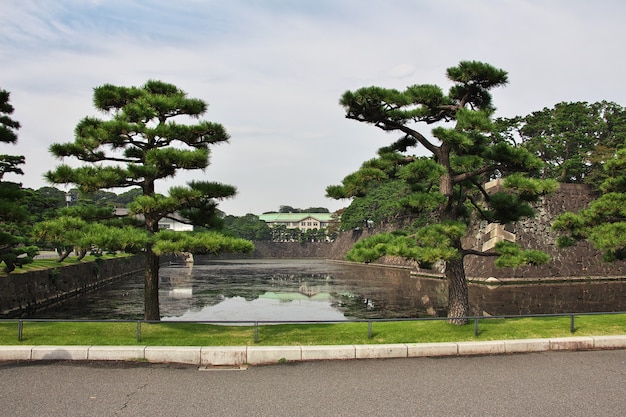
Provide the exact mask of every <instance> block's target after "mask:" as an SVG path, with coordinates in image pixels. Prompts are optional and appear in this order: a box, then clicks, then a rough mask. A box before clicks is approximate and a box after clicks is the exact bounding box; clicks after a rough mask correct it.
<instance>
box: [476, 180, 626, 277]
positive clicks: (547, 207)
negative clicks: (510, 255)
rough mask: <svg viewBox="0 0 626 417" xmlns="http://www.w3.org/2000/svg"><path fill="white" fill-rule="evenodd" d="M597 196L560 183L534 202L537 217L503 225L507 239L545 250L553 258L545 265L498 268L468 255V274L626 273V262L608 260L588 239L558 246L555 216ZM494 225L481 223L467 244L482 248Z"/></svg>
mask: <svg viewBox="0 0 626 417" xmlns="http://www.w3.org/2000/svg"><path fill="white" fill-rule="evenodd" d="M595 198H596V195H595V194H594V193H593V192H592V191H591V189H590V188H589V187H587V186H585V185H580V184H561V185H560V187H559V189H558V190H557V191H556V192H554V193H552V194H549V195H547V196H545V197H543V198H542V199H541V200H540V201H539V202H538V203H537V204H535V205H534V209H535V217H534V218H529V219H524V220H523V221H520V222H515V223H510V224H507V225H504V232H505V234H502V235H501V236H503V237H504V238H506V239H508V240H513V241H515V242H516V243H518V244H519V245H520V246H521V247H523V248H525V249H537V250H542V251H544V252H546V253H548V254H549V255H550V257H551V258H552V261H551V262H549V263H548V264H546V265H542V266H524V267H518V268H496V267H495V265H494V259H493V258H485V257H479V256H467V257H466V258H465V269H466V273H467V275H468V277H495V278H551V277H554V278H567V277H615V276H624V275H626V263H625V262H615V263H607V262H603V261H602V254H601V253H600V252H599V251H597V250H595V249H594V248H593V246H592V245H591V244H590V243H589V242H580V243H579V244H578V245H576V246H574V247H570V248H558V247H557V246H556V240H557V238H558V234H557V233H556V232H555V231H554V230H552V223H553V221H554V219H555V218H556V217H557V216H558V215H560V214H562V213H565V212H567V211H573V212H577V211H579V210H581V209H583V208H585V207H587V205H588V204H589V202H591V201H592V200H593V199H595ZM490 227H492V225H490V224H487V223H486V222H481V223H478V224H476V225H474V227H473V228H472V229H471V230H470V234H469V237H468V238H467V239H466V241H465V242H464V243H465V244H464V247H466V248H467V247H471V248H474V249H479V250H480V249H482V248H483V247H485V244H486V243H487V242H488V241H489V239H490V236H491V234H492V232H491V233H488V232H489V228H490Z"/></svg>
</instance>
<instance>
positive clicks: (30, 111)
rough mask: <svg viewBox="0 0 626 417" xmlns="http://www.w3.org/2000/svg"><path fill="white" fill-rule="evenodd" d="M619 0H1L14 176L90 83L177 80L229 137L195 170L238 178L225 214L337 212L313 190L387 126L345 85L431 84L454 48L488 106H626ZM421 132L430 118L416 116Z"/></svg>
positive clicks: (1, 57)
mask: <svg viewBox="0 0 626 417" xmlns="http://www.w3.org/2000/svg"><path fill="white" fill-rule="evenodd" d="M624 11H626V4H622V3H621V2H618V1H606V2H602V7H600V6H599V4H598V3H595V2H594V3H590V2H585V1H565V0H561V1H553V2H548V3H546V2H541V1H534V0H515V1H513V0H508V1H493V0H474V1H472V2H458V1H453V0H443V1H438V2H430V1H425V0H417V1H415V0H413V1H409V0H392V1H383V0H360V1H356V0H345V1H341V2H338V1H333V0H320V1H315V2H284V1H272V0H264V1H228V2H224V1H217V0H215V1H206V0H195V1H192V0H186V1H178V2H172V1H164V0H157V1H152V0H151V1H148V0H145V1H122V0H107V1H79V0H58V1H55V2H49V1H37V0H4V1H2V2H0V26H2V27H3V30H2V32H0V66H1V68H2V78H0V88H4V89H7V90H9V91H10V92H11V102H12V104H13V105H14V107H15V109H16V110H15V113H14V118H15V119H16V120H18V121H20V123H21V124H22V126H23V127H22V129H21V130H20V132H19V133H20V139H19V143H18V145H17V146H14V147H7V149H5V147H4V146H3V147H2V149H0V152H2V153H13V154H23V155H25V156H26V159H27V164H26V166H25V167H24V170H25V172H26V175H24V176H23V177H18V178H15V179H14V180H19V181H22V182H23V183H24V184H25V185H26V186H29V187H33V188H38V187H39V186H43V185H45V183H44V182H43V180H42V174H43V172H45V171H46V170H49V169H52V168H53V167H54V165H55V164H56V163H57V161H55V160H54V159H53V158H52V157H51V155H50V154H49V153H48V152H47V148H48V146H49V145H50V144H51V143H53V142H66V141H71V140H72V135H73V129H74V126H75V125H76V124H77V123H78V121H79V120H80V119H81V118H83V117H85V116H87V115H99V116H100V117H105V115H102V114H98V113H97V112H96V111H95V110H94V109H93V106H92V102H91V100H92V97H91V94H92V90H93V88H94V87H96V86H98V85H101V84H104V83H112V84H119V85H126V86H130V85H141V84H143V83H144V82H145V81H146V80H148V79H160V80H163V81H166V82H171V83H173V84H176V85H177V86H179V87H180V88H182V89H184V90H185V91H186V92H187V93H188V94H189V95H190V96H191V97H198V98H201V99H203V100H206V101H207V102H208V103H209V109H208V112H207V113H206V115H205V118H206V119H207V120H210V121H214V122H219V123H222V124H223V125H224V126H225V127H226V129H227V130H228V131H229V133H230V134H231V137H232V138H231V141H230V143H229V144H227V145H220V146H217V147H215V148H213V150H212V156H211V162H212V163H211V165H210V166H209V167H208V168H207V169H206V170H205V172H199V173H188V174H184V175H182V174H181V175H178V176H177V177H176V178H175V179H174V180H173V181H168V183H167V184H165V185H164V186H163V187H166V186H168V185H173V184H178V183H182V182H184V181H187V180H189V179H194V178H203V179H208V180H216V181H221V182H224V183H227V184H233V185H235V186H237V187H238V189H239V194H238V195H237V197H236V198H234V199H232V200H229V201H227V202H225V203H223V204H222V205H221V208H222V209H223V210H225V211H226V212H227V213H230V214H236V215H242V214H245V213H246V212H248V211H252V212H255V213H260V212H262V211H268V210H272V209H277V208H278V207H279V206H280V205H291V206H294V207H308V206H327V207H329V208H331V209H336V208H340V207H341V206H343V205H345V204H347V202H341V201H340V202H336V201H334V200H328V199H326V198H325V196H324V194H325V192H324V190H325V188H326V186H327V185H331V184H338V183H340V182H341V180H342V179H343V177H344V176H346V175H348V174H349V173H351V172H353V171H354V170H356V169H358V167H359V166H360V165H361V163H362V162H363V161H365V160H367V159H370V158H372V157H374V156H375V152H376V150H377V149H378V148H379V147H381V146H385V145H387V144H388V143H389V142H391V141H393V140H395V139H396V137H395V136H393V135H392V134H387V133H385V132H382V131H380V130H378V129H376V128H374V127H372V126H366V125H363V124H359V123H358V122H355V121H352V120H346V119H345V118H344V114H343V109H342V108H341V107H340V106H339V104H338V101H339V98H340V96H341V95H342V93H343V92H344V91H346V90H353V89H357V88H360V87H363V86H369V85H379V86H383V87H389V88H398V89H404V88H405V87H406V86H408V85H412V84H422V83H424V84H426V83H428V84H437V85H440V86H442V88H444V89H447V88H448V86H449V82H448V81H447V80H446V78H445V69H446V68H447V67H450V66H453V65H456V64H457V63H458V62H459V61H461V60H466V59H470V60H472V59H476V60H482V61H486V62H489V63H491V64H493V65H495V66H497V67H500V68H503V69H505V70H507V71H508V72H509V80H510V83H509V85H508V86H507V87H505V88H502V89H499V90H498V91H495V92H494V101H495V105H496V107H498V109H499V115H503V116H514V115H523V114H527V113H530V112H532V111H535V110H539V109H541V108H543V107H546V106H553V105H554V104H556V103H557V102H560V101H578V100H585V101H598V100H603V99H606V100H611V101H616V102H618V103H624V101H625V98H626V86H624V85H623V84H622V82H621V78H622V74H623V73H624V72H625V70H626V63H625V59H624V58H623V57H622V56H621V54H619V53H618V49H617V48H618V45H619V41H620V40H621V39H622V38H624V35H625V34H626V28H624V26H623V24H622V22H621V21H620V19H621V16H623V14H624V13H623V12H624ZM420 129H421V131H423V132H425V133H426V134H428V133H429V129H430V128H429V127H421V128H420Z"/></svg>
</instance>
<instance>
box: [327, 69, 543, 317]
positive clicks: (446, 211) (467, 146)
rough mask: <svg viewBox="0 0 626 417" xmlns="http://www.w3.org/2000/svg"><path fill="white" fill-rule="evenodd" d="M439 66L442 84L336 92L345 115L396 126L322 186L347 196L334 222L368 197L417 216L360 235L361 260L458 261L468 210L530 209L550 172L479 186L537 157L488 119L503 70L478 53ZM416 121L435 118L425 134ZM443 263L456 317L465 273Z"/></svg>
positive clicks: (509, 214)
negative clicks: (356, 165)
mask: <svg viewBox="0 0 626 417" xmlns="http://www.w3.org/2000/svg"><path fill="white" fill-rule="evenodd" d="M446 74H447V76H448V79H449V80H450V81H451V82H452V84H453V85H452V87H451V88H450V89H449V91H448V93H447V94H444V92H443V90H442V89H441V88H439V87H437V86H433V85H428V84H425V85H413V86H410V87H408V88H406V89H405V90H404V91H400V90H396V89H385V88H381V87H365V88H361V89H358V90H356V91H354V92H351V91H348V92H346V93H344V94H343V96H342V97H341V100H340V104H341V105H342V106H343V107H344V109H345V112H346V118H348V119H353V120H356V121H358V122H362V123H368V124H371V125H373V126H375V127H378V128H379V129H381V130H383V131H385V132H389V131H393V132H397V133H400V134H401V135H402V137H401V139H399V140H397V141H396V142H395V143H393V144H392V145H391V146H387V147H384V148H381V149H380V150H379V152H378V155H379V156H378V158H376V159H373V160H370V161H367V162H365V163H363V165H362V166H361V168H360V169H359V170H358V171H356V172H354V173H352V174H349V175H348V176H346V177H345V178H344V179H343V181H342V183H341V185H334V186H329V187H327V189H326V193H327V196H329V197H331V198H337V199H341V198H352V199H353V200H352V203H351V204H350V207H348V208H347V209H346V210H345V212H344V213H343V216H342V223H344V222H345V223H344V224H343V225H342V227H343V228H344V229H347V228H350V227H355V226H356V224H357V223H358V222H359V221H361V222H362V221H363V220H365V219H368V218H370V217H371V216H372V214H373V213H376V214H378V213H380V212H381V211H380V210H378V207H376V209H372V208H371V207H372V206H373V205H374V204H376V203H377V202H383V201H384V202H385V205H386V206H387V208H386V210H385V213H384V216H386V218H385V219H386V220H391V221H394V222H395V223H396V224H399V223H400V222H398V221H397V220H398V219H399V218H401V217H405V216H411V217H413V218H417V219H418V221H417V222H413V226H412V227H416V226H418V227H417V229H416V230H412V231H411V232H410V233H409V231H408V230H407V233H406V236H403V237H400V236H398V235H389V236H387V235H386V236H384V239H383V241H379V240H378V239H377V238H375V237H371V238H369V239H367V240H366V241H364V242H363V243H361V242H360V243H359V244H357V245H355V247H354V249H353V250H352V251H351V253H350V255H349V256H350V259H352V260H362V261H366V262H371V261H372V260H375V259H377V258H378V257H380V256H383V255H396V256H403V257H407V258H411V259H416V260H418V261H420V262H424V263H426V264H431V263H433V262H435V261H437V260H443V261H445V262H448V263H450V262H452V261H455V265H458V262H457V261H458V260H459V259H462V258H463V257H464V256H466V255H468V254H473V255H474V254H479V252H478V251H475V250H468V249H464V248H463V245H462V237H463V235H464V233H465V230H466V229H465V225H466V224H468V223H469V222H471V221H473V220H475V219H476V218H478V219H481V220H487V221H489V222H501V223H506V222H510V221H516V220H519V219H520V218H522V217H526V216H532V215H533V211H532V210H531V208H530V206H529V204H528V202H529V201H534V200H535V199H537V198H538V197H539V196H541V195H543V194H545V193H546V192H548V191H550V190H552V189H554V183H553V182H551V183H541V182H540V181H538V180H530V179H528V178H523V177H522V176H520V175H518V176H516V177H514V178H513V179H511V180H510V181H509V183H508V186H509V187H508V189H507V190H506V191H502V192H498V193H495V194H490V193H488V192H487V191H486V190H485V188H484V187H483V184H484V183H486V182H488V181H489V180H492V179H496V178H506V177H507V176H509V175H511V174H514V173H524V172H527V171H534V170H538V169H540V168H541V167H542V161H541V160H540V158H538V157H537V155H535V154H533V152H531V151H529V150H528V149H527V148H524V147H521V146H517V145H516V144H515V142H514V141H511V140H510V137H509V135H507V134H503V133H502V132H501V131H500V130H499V129H503V128H505V127H504V126H505V124H503V123H496V124H493V123H492V121H491V119H490V118H491V115H492V114H493V112H494V107H493V105H492V97H491V93H490V90H491V89H493V88H496V87H500V86H503V85H505V84H506V83H507V81H508V79H507V73H506V72H505V71H503V70H501V69H497V68H495V67H493V66H491V65H489V64H487V63H483V62H477V61H462V62H460V63H459V65H458V66H456V67H452V68H448V69H447V72H446ZM418 123H426V124H427V125H430V124H436V126H435V127H434V128H433V129H432V130H431V136H432V137H428V136H427V134H425V133H423V132H420V131H418V130H417V128H416V127H415V125H416V124H418ZM446 123H451V124H446ZM418 146H419V147H420V148H421V150H422V151H425V152H427V153H429V154H430V155H429V156H427V157H416V156H415V155H410V154H408V149H409V148H412V147H418ZM383 191H384V192H383ZM375 194H378V196H376V197H375V196H374V195H375ZM364 202H365V203H366V204H364ZM389 206H391V207H389ZM352 212H356V213H357V214H356V215H353V214H352ZM405 224H406V222H405ZM419 226H421V227H419ZM408 236H411V237H408ZM544 260H545V258H544V259H543V260H542V259H541V257H540V256H539V255H538V254H527V255H526V257H523V256H521V255H518V256H517V257H516V258H515V260H513V258H512V256H509V260H508V261H506V262H509V263H511V262H524V261H525V262H528V263H540V262H543V261H544ZM502 262H505V261H502ZM461 265H462V263H461ZM446 271H447V272H446V273H447V274H448V277H449V278H450V283H451V285H455V286H458V288H453V289H451V291H450V294H451V298H450V300H449V302H450V305H453V306H454V307H453V308H449V311H454V312H453V313H451V314H460V316H459V317H461V316H463V312H467V311H468V300H467V288H466V287H465V286H463V285H460V284H459V283H461V282H463V281H464V280H465V273H464V271H462V267H461V268H455V267H451V268H449V269H448V268H446Z"/></svg>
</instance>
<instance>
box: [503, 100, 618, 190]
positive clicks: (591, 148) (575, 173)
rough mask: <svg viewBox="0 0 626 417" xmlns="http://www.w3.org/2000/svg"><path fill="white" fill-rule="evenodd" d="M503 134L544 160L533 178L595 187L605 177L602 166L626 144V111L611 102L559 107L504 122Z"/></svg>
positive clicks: (534, 171) (562, 104)
mask: <svg viewBox="0 0 626 417" xmlns="http://www.w3.org/2000/svg"><path fill="white" fill-rule="evenodd" d="M499 123H501V124H502V125H503V129H504V131H506V132H507V133H506V134H505V135H506V136H508V137H509V138H510V139H511V140H514V138H519V139H520V140H521V143H522V146H523V147H524V148H525V149H528V150H529V151H530V152H531V153H532V154H533V155H536V156H537V157H539V158H540V159H541V160H542V161H543V166H541V167H536V168H534V169H533V170H532V171H531V173H532V174H533V175H534V176H536V177H540V178H552V179H555V180H558V181H559V182H567V183H585V184H590V185H592V186H593V187H594V188H598V187H599V186H600V184H601V183H602V182H603V181H604V180H605V179H606V178H607V174H606V173H605V171H604V170H603V165H604V163H605V162H606V161H608V160H609V159H611V157H612V156H613V154H614V153H615V151H616V150H617V149H620V148H622V147H623V146H624V143H626V142H625V141H626V110H625V109H624V108H623V107H622V106H620V105H618V104H616V103H611V102H606V101H602V102H596V103H591V104H590V103H586V102H572V103H566V102H562V103H558V104H556V105H555V106H554V107H553V108H544V109H543V110H540V111H536V112H533V113H531V114H529V115H527V116H525V117H516V118H513V119H503V120H500V121H499Z"/></svg>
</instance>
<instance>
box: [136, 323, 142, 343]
mask: <svg viewBox="0 0 626 417" xmlns="http://www.w3.org/2000/svg"><path fill="white" fill-rule="evenodd" d="M136 335H137V342H141V320H137V331H136Z"/></svg>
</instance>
